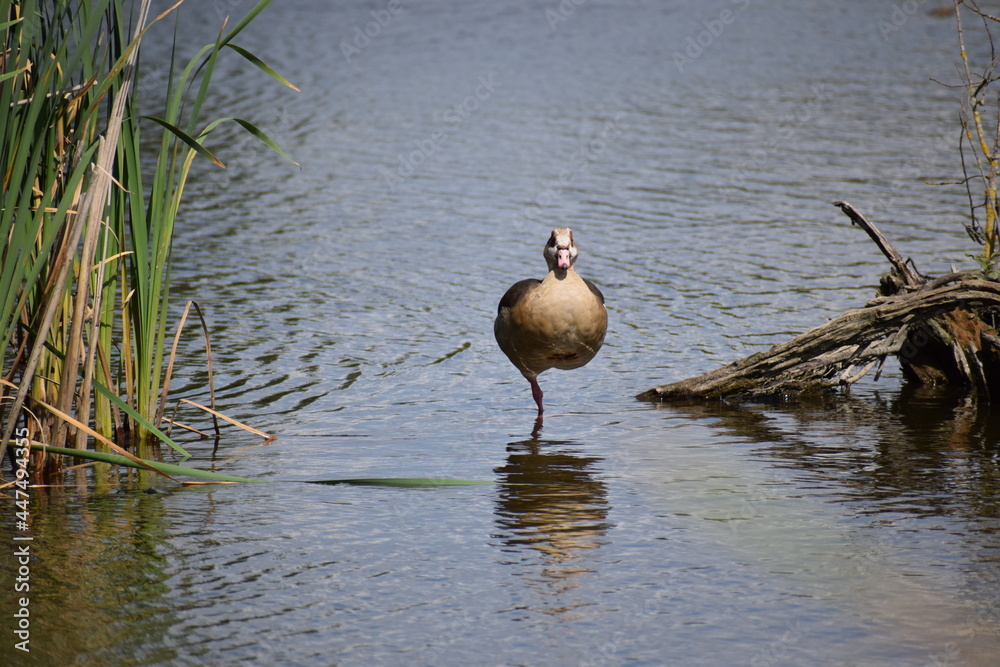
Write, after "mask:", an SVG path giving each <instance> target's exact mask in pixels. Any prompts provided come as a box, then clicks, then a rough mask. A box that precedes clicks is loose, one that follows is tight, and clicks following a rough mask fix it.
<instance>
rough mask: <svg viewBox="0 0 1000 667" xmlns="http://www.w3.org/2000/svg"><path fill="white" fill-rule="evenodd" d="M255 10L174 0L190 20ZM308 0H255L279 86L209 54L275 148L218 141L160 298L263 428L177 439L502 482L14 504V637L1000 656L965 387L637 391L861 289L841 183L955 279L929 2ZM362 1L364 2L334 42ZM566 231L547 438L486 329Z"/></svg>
mask: <svg viewBox="0 0 1000 667" xmlns="http://www.w3.org/2000/svg"><path fill="white" fill-rule="evenodd" d="M246 4H249V3H238V2H227V3H215V4H214V5H213V4H211V3H204V4H202V5H200V6H195V5H192V6H191V7H187V6H185V8H184V14H183V16H182V25H183V26H184V30H183V31H182V32H181V35H180V41H181V42H182V43H184V44H187V43H190V44H192V45H195V46H197V45H200V44H201V43H202V42H203V41H204V40H207V39H210V38H211V37H212V34H213V32H214V31H215V30H216V27H217V25H218V18H217V16H216V13H217V9H219V8H222V7H226V6H233V12H234V14H236V15H239V14H240V12H241V11H243V12H245V11H246V9H248V7H245V6H244V5H246ZM327 4H328V3H321V2H317V1H306V0H302V1H298V2H291V1H289V2H282V3H275V5H274V6H272V7H271V8H269V9H268V10H267V11H266V12H265V13H264V14H263V15H262V16H261V18H260V19H259V21H258V22H257V23H256V24H254V25H252V26H251V27H250V28H249V29H248V30H247V31H246V33H245V35H243V36H241V37H240V39H239V40H237V43H239V44H240V45H242V46H244V47H246V48H248V49H250V50H251V51H253V52H254V53H256V54H257V55H259V56H261V57H262V58H264V59H265V60H266V61H268V62H269V63H270V64H271V65H272V66H274V68H275V69H276V70H278V71H279V72H281V73H282V74H284V75H285V76H287V77H288V78H289V79H290V80H292V81H293V82H294V83H295V84H296V85H297V86H298V87H299V88H300V89H301V92H299V93H295V92H293V91H287V90H285V89H283V88H281V87H280V86H279V85H278V84H277V83H275V82H274V81H272V80H271V79H269V78H268V77H266V76H265V75H263V74H262V73H260V72H259V71H257V70H255V69H253V68H252V67H248V66H246V65H245V64H244V63H241V62H239V59H238V57H237V56H236V55H235V54H227V55H228V59H227V60H225V61H224V63H223V65H222V66H221V67H220V70H219V72H218V74H217V76H218V82H219V89H218V92H217V94H216V96H215V97H214V98H213V104H214V105H215V111H214V114H215V115H235V116H240V117H246V118H248V119H250V120H253V121H255V122H257V123H259V124H260V125H261V127H263V128H264V129H265V130H266V131H268V132H269V133H270V134H271V135H272V136H273V137H274V138H275V139H276V140H277V141H278V142H279V143H280V144H281V145H282V147H283V148H284V149H285V150H286V151H287V152H288V153H289V154H290V155H291V156H292V157H293V159H294V160H296V161H297V162H299V163H300V164H301V167H296V166H294V165H290V164H288V163H287V162H283V161H282V160H281V158H280V157H277V156H276V155H274V154H273V153H270V152H269V151H268V150H267V149H265V148H262V147H259V146H257V145H256V144H255V142H254V141H253V140H251V139H248V138H246V137H244V136H243V135H242V134H241V133H240V132H239V131H237V130H236V129H232V128H229V129H221V130H220V131H219V132H217V133H216V135H214V137H215V138H213V140H211V141H210V142H209V145H210V146H211V147H212V148H213V149H217V150H218V153H219V156H220V158H221V159H222V160H223V161H224V162H226V163H227V164H228V169H227V170H226V171H224V172H220V171H218V170H214V169H212V168H210V167H207V166H199V167H198V168H197V170H196V173H195V175H194V180H193V182H192V184H191V186H190V188H189V194H190V198H189V200H188V202H187V206H186V208H185V211H184V215H183V219H182V221H181V222H180V231H179V233H178V236H177V240H176V244H175V264H174V267H175V268H174V274H175V275H174V277H175V279H176V281H177V287H176V289H175V297H176V299H177V300H178V302H179V303H182V302H183V300H185V299H188V298H191V299H195V300H197V301H198V303H199V304H200V305H201V307H202V308H203V309H204V310H205V311H206V313H207V317H208V319H209V322H210V326H211V329H212V344H213V351H214V365H215V370H216V372H217V374H218V377H217V382H218V386H219V404H220V406H221V409H222V410H223V411H224V412H226V413H227V414H230V415H232V416H233V417H235V418H237V419H240V420H242V421H245V422H247V423H249V424H251V425H253V426H255V427H258V428H261V429H263V430H265V431H267V432H270V433H273V434H275V435H277V436H278V439H277V440H276V441H274V442H271V443H269V444H266V445H259V444H258V441H257V440H255V439H254V438H252V437H250V436H247V435H245V434H241V433H240V432H238V431H235V430H233V429H227V431H226V437H225V438H224V439H223V440H222V442H221V443H219V445H218V448H217V449H213V443H211V442H198V441H195V442H194V443H191V445H190V449H191V450H192V451H193V452H195V453H196V456H195V459H194V460H193V461H191V462H190V464H191V465H197V466H199V467H204V468H213V469H217V470H220V471H224V472H229V473H233V474H239V475H246V476H254V477H261V478H266V479H272V480H290V479H293V480H302V479H322V478H333V477H391V476H401V477H414V476H420V477H449V478H463V479H477V480H485V481H496V482H517V483H528V484H525V485H520V484H519V485H490V486H482V487H448V488H438V489H393V488H376V487H347V486H319V485H303V484H295V483H275V484H267V485H238V486H226V487H207V488H206V487H201V488H175V487H173V486H170V485H167V486H163V485H157V486H158V487H159V489H160V492H159V493H155V494H153V493H145V492H144V491H143V488H144V487H145V486H146V485H147V484H148V482H143V483H142V484H137V485H135V486H134V488H129V489H127V490H122V489H120V488H118V487H111V489H110V490H109V489H107V488H104V487H100V486H95V485H93V484H92V483H91V484H90V485H89V486H84V485H81V486H77V487H70V488H59V489H49V490H45V491H42V490H38V491H36V495H35V499H34V504H33V516H34V517H35V522H34V524H33V526H32V531H33V535H34V537H35V542H34V543H33V545H34V546H33V548H34V553H35V556H36V560H35V562H34V564H33V565H32V577H33V580H32V587H33V589H32V590H33V591H34V593H33V598H32V604H33V605H34V606H33V607H32V613H33V615H34V616H33V635H32V644H31V646H32V654H31V656H30V657H32V658H35V660H36V661H37V662H38V664H72V663H80V664H115V665H119V664H192V665H195V664H197V665H201V664H235V663H237V662H257V663H262V664H264V663H266V664H344V665H362V664H363V665H371V664H380V665H382V664H385V665H394V664H399V665H403V664H406V665H412V664H428V665H430V664H448V665H563V664H573V665H576V664H583V665H610V664H629V665H658V664H741V663H742V664H746V663H749V664H751V665H779V664H830V665H839V664H845V665H846V664H850V665H883V664H893V665H926V664H969V665H978V664H990V663H991V662H992V660H993V658H992V656H994V655H995V653H996V651H997V649H998V648H1000V594H998V591H1000V581H998V579H1000V537H998V536H1000V532H998V531H1000V505H998V496H997V493H998V485H1000V470H998V462H1000V454H998V452H1000V449H998V443H1000V422H998V419H997V418H996V417H995V416H994V415H993V414H991V413H990V412H989V411H988V410H987V409H984V408H979V409H977V408H976V407H975V406H974V405H972V404H970V403H968V402H967V401H966V400H965V399H964V398H963V397H961V396H955V395H951V394H948V393H933V392H928V391H922V390H918V389H914V388H912V387H907V386H905V385H904V384H903V382H902V380H901V378H900V377H899V373H898V371H896V370H895V369H888V370H887V371H886V373H885V374H884V375H883V377H882V378H881V379H880V380H879V381H878V382H877V383H876V382H874V381H873V380H872V379H868V380H865V381H863V382H862V383H861V384H860V385H859V386H857V387H855V388H854V389H853V390H852V392H851V393H850V394H849V395H847V396H841V397H837V398H834V399H830V400H821V401H816V402H809V403H804V404H795V405H750V406H713V405H701V404H692V405H675V406H657V405H651V404H646V403H641V402H637V401H636V400H635V399H634V398H633V396H634V395H635V394H637V393H639V392H641V391H644V390H646V389H649V388H650V387H652V386H654V385H656V384H660V383H663V382H668V381H674V380H679V379H682V378H685V377H688V376H691V375H695V374H697V373H700V372H703V371H706V370H710V369H712V368H714V367H716V366H717V365H719V364H720V363H724V362H727V361H731V360H734V359H737V358H739V357H741V356H744V355H746V354H748V353H750V352H753V351H755V350H758V349H763V348H766V347H767V346H769V345H771V344H774V343H776V342H780V341H782V340H785V339H786V338H787V337H789V336H791V335H794V334H797V333H800V332H802V331H804V330H806V329H808V328H810V327H812V326H815V325H817V324H819V323H822V322H823V321H825V320H826V319H827V318H830V317H833V316H835V315H836V314H838V313H840V312H842V311H843V310H845V309H847V308H850V307H854V306H858V305H860V304H862V303H864V302H865V301H866V300H867V299H868V298H870V297H871V296H872V294H873V291H874V288H875V286H876V285H877V282H878V278H879V276H880V275H881V274H882V273H883V272H885V271H886V269H887V265H886V263H885V261H884V260H883V259H882V257H881V256H880V254H879V253H878V250H877V249H876V248H875V247H874V245H873V244H872V243H871V242H870V241H869V240H868V239H867V237H865V235H864V234H863V233H862V232H860V230H858V229H856V228H852V227H851V226H850V224H849V222H848V220H847V219H846V218H845V217H844V216H843V215H842V214H841V213H840V212H839V210H837V209H836V208H835V207H833V206H831V205H830V202H832V201H833V200H836V199H846V200H849V201H851V202H853V203H855V204H856V205H858V206H859V207H860V208H861V209H862V210H864V211H866V212H867V213H868V214H869V215H870V216H871V217H872V218H873V219H874V220H875V221H876V222H877V223H878V224H879V225H880V227H881V228H882V229H883V231H884V232H885V233H886V234H887V235H888V236H889V237H890V238H891V239H892V240H893V242H894V243H896V245H897V247H898V248H899V249H900V251H901V252H902V253H903V254H904V255H907V256H911V257H912V258H913V259H914V261H915V262H916V263H917V266H918V267H919V268H920V269H921V270H922V271H924V272H925V273H942V272H945V271H948V270H949V267H950V265H952V264H955V265H956V266H963V267H968V266H969V265H970V260H969V259H968V258H966V257H965V253H967V252H972V251H973V250H974V248H973V247H972V245H971V242H970V241H969V240H968V239H967V237H966V236H965V233H964V232H963V230H962V227H961V221H962V219H963V214H964V211H965V203H964V195H963V194H962V193H961V192H960V191H959V190H957V189H956V188H954V187H951V188H949V187H943V186H932V185H927V184H925V183H924V181H939V180H946V179H949V178H954V177H955V176H956V175H957V174H958V173H959V171H958V170H959V165H958V156H957V151H956V150H955V149H954V148H953V146H954V139H955V137H956V136H957V131H956V128H955V124H954V119H955V117H956V115H957V111H958V105H957V101H956V100H955V96H954V92H953V91H951V90H948V89H946V88H944V87H942V86H940V85H938V84H936V83H934V82H932V81H931V80H930V79H931V78H932V77H934V78H938V79H943V80H951V77H953V74H952V73H953V71H954V70H953V65H954V62H955V59H956V39H955V35H954V26H953V23H952V21H951V20H949V19H939V18H934V17H931V16H928V15H927V14H926V10H927V8H928V7H929V4H930V3H919V10H918V11H914V12H911V13H908V14H907V13H903V14H900V15H895V14H894V13H893V11H894V7H895V5H892V4H890V3H874V2H859V3H825V2H813V1H807V2H802V1H798V2H792V1H791V0H784V1H774V2H768V3H758V2H749V1H743V0H739V1H735V2H720V1H715V2H699V3H684V2H651V1H650V2H637V3H627V4H623V3H612V2H595V1H593V0H591V1H590V2H587V3H584V4H581V5H580V6H578V7H576V8H575V9H574V10H573V11H571V12H570V11H569V9H568V8H571V7H573V5H572V4H571V3H563V5H565V6H566V9H565V11H566V14H567V15H566V16H565V17H563V16H562V15H559V14H557V16H559V17H560V18H565V20H561V21H556V22H554V23H551V24H550V16H551V15H550V16H547V12H548V11H550V10H554V11H556V12H558V11H559V10H558V8H559V6H560V5H559V4H558V3H555V2H552V3H546V2H505V3H488V2H463V3H460V4H459V3H447V2H441V1H431V2H420V3H417V2H412V3H411V2H405V3H402V5H401V7H402V8H401V9H400V11H398V12H396V13H394V14H390V15H389V16H390V17H391V19H386V18H385V16H386V15H385V14H380V13H379V12H381V11H382V10H385V11H388V10H387V9H386V7H387V5H386V4H385V3H378V2H374V3H337V4H338V5H340V6H338V7H336V8H330V7H328V6H327ZM901 6H902V5H901ZM393 7H395V5H393ZM906 7H910V5H909V4H906ZM373 11H374V12H376V17H382V18H383V21H384V22H385V23H386V25H385V26H384V27H380V28H379V30H378V34H375V35H374V36H373V37H371V38H370V41H369V43H367V44H366V45H365V46H364V48H358V50H357V51H358V52H357V53H354V52H349V53H348V54H347V55H349V56H350V58H349V59H348V57H347V56H345V53H344V50H343V49H342V48H341V46H340V45H341V43H342V42H344V41H345V40H346V42H347V43H349V44H350V43H351V42H352V40H353V39H354V37H355V35H356V32H355V27H358V29H359V30H361V31H363V30H365V28H366V25H367V24H368V23H369V22H371V21H373V20H374V19H373V16H372V13H371V12H373ZM725 12H729V13H725ZM370 32H371V33H373V34H374V33H375V30H374V29H371V30H370ZM716 33H717V34H716ZM160 39H161V41H160V43H153V44H152V45H151V46H149V47H148V51H147V52H146V53H145V54H144V58H145V59H146V60H145V62H146V64H147V67H148V68H149V71H151V72H153V73H155V72H157V71H162V70H158V69H157V68H158V67H159V68H163V67H166V64H165V60H164V55H163V54H164V53H166V51H165V49H167V48H168V47H169V29H167V28H164V29H163V30H162V31H161V38H160ZM359 43H363V42H359ZM692 44H695V45H697V46H699V47H700V52H699V51H698V49H696V48H694V47H693V46H692ZM348 51H350V50H348ZM145 92H146V94H149V95H151V96H152V95H155V90H154V89H145ZM949 142H950V143H949ZM563 225H566V226H571V227H573V229H574V230H575V234H576V237H577V240H578V242H579V244H580V246H581V256H580V260H579V262H578V265H577V267H578V269H579V271H580V273H581V274H582V275H584V276H586V277H587V278H589V279H591V280H593V281H594V282H596V283H597V284H598V285H599V286H600V287H601V289H602V291H603V292H604V293H605V295H606V296H607V299H608V308H609V312H610V317H611V327H610V331H609V335H608V339H607V342H606V345H605V347H604V348H603V349H602V351H601V353H600V354H599V355H598V357H597V358H596V359H595V360H594V361H593V362H591V363H590V364H589V365H588V366H587V367H585V368H583V369H580V370H577V371H573V372H568V373H562V372H556V371H553V372H551V373H547V374H545V375H543V376H542V378H541V383H542V385H543V387H544V388H545V391H546V404H547V414H546V417H545V421H544V423H543V424H540V425H538V424H536V423H535V416H534V407H533V403H532V401H531V397H530V392H529V390H528V386H527V383H526V382H525V381H524V380H523V378H521V377H520V375H519V374H518V373H517V372H516V371H515V370H514V368H513V367H512V366H511V365H510V364H509V363H508V362H507V360H506V359H505V358H504V357H503V356H502V354H501V353H500V352H499V350H498V349H497V348H496V347H495V343H494V342H493V339H492V319H493V316H494V314H495V308H496V302H497V300H498V299H499V297H500V296H501V295H502V294H503V292H504V290H505V289H506V288H507V287H508V286H509V285H510V283H512V282H514V281H515V280H519V279H522V278H526V277H541V275H542V272H543V270H544V262H543V260H542V256H541V249H542V245H543V244H544V242H545V240H546V238H547V235H548V231H549V230H550V229H551V228H552V227H555V226H563ZM183 354H184V360H185V364H184V369H183V370H182V371H181V375H180V377H179V379H177V380H175V382H176V384H175V392H174V396H175V397H178V398H179V397H187V398H191V399H192V400H198V401H203V400H205V396H206V392H205V390H204V379H205V375H204V372H203V371H202V368H203V365H204V363H203V361H202V358H203V357H202V351H201V342H200V340H198V339H197V337H196V336H194V335H193V334H192V336H191V339H190V342H188V343H187V347H186V349H185V350H184V353H183ZM179 414H180V416H179V419H180V421H185V422H193V423H197V424H204V419H203V418H201V417H200V416H199V415H197V414H194V413H185V411H184V409H183V408H182V409H181V410H180V412H179ZM92 481H93V480H91V482H92ZM3 530H4V531H5V534H6V533H9V528H7V527H5V528H4V529H3ZM7 542H8V543H10V540H9V539H7ZM67 571H68V572H69V573H70V574H69V576H67V574H66V573H67ZM3 576H4V577H5V578H9V577H10V571H9V570H6V569H5V570H4V574H3ZM36 582H37V583H36ZM11 588H12V587H11V586H9V585H7V583H6V582H4V590H8V591H9V590H11ZM5 641H6V640H5ZM0 651H3V653H0V654H2V655H10V654H11V648H10V645H9V644H8V643H5V644H4V646H3V647H2V649H0ZM17 658H18V659H23V658H25V656H22V655H18V656H17Z"/></svg>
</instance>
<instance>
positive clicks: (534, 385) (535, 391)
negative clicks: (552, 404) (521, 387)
mask: <svg viewBox="0 0 1000 667" xmlns="http://www.w3.org/2000/svg"><path fill="white" fill-rule="evenodd" d="M528 382H530V383H531V397H532V398H533V399H535V403H536V404H537V405H538V414H542V412H544V410H543V409H542V388H541V387H539V386H538V380H536V379H534V378H530V379H529V380H528Z"/></svg>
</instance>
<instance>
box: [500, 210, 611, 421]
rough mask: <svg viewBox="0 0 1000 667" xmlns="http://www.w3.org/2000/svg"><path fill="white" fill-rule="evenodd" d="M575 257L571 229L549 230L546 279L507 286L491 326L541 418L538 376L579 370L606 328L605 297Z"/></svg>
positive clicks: (592, 355)
mask: <svg viewBox="0 0 1000 667" xmlns="http://www.w3.org/2000/svg"><path fill="white" fill-rule="evenodd" d="M578 253H579V250H578V249H577V247H576V244H575V243H574V242H573V231H572V230H570V229H569V228H568V227H559V228H558V229H553V230H552V236H550V237H549V242H548V243H547V244H545V251H544V255H545V262H546V263H547V264H548V265H549V273H548V275H546V276H545V279H544V280H535V279H533V278H529V279H528V280H522V281H520V282H516V283H514V284H513V285H511V287H510V289H508V290H507V293H506V294H504V295H503V298H502V299H500V305H499V306H498V307H497V319H496V321H495V322H494V323H493V334H494V335H495V336H496V339H497V344H498V345H500V349H501V350H503V353H504V354H506V355H507V358H508V359H510V361H511V363H512V364H514V365H515V366H516V367H517V370H519V371H521V375H523V376H524V377H525V378H526V379H527V380H528V382H530V383H531V396H532V397H533V398H534V399H535V403H536V404H537V405H538V414H539V415H541V414H542V411H543V410H542V388H541V387H539V386H538V379H537V378H538V375H539V373H542V372H544V371H547V370H548V369H550V368H561V369H563V370H570V369H572V368H579V367H580V366H583V365H584V364H586V363H587V362H589V361H590V360H591V359H593V358H594V355H595V354H597V351H598V350H599V349H601V345H602V344H603V343H604V334H605V333H606V332H607V330H608V311H607V310H605V308H604V295H603V294H601V290H599V289H597V286H596V285H594V283H592V282H590V281H589V280H585V279H584V278H581V277H580V276H579V275H577V273H576V271H575V270H574V269H573V264H574V263H575V262H576V256H577V254H578Z"/></svg>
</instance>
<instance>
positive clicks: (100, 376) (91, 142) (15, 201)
mask: <svg viewBox="0 0 1000 667" xmlns="http://www.w3.org/2000/svg"><path fill="white" fill-rule="evenodd" d="M269 2H270V0H260V2H258V3H257V4H256V5H255V6H254V7H253V8H252V9H251V10H250V11H249V12H248V13H247V15H246V17H245V18H243V19H242V20H241V21H239V22H238V23H237V24H236V25H234V26H233V27H231V28H230V27H228V26H227V25H226V24H225V23H223V25H222V27H221V29H220V32H219V35H218V38H217V39H216V40H215V41H214V42H213V43H211V44H209V45H206V46H205V47H204V48H202V49H201V50H200V51H198V52H197V53H196V54H195V55H194V57H192V58H191V59H190V60H189V61H188V62H187V63H186V64H185V65H183V67H181V66H179V65H178V64H177V62H178V61H177V54H176V53H174V54H173V57H172V59H171V68H170V73H169V77H168V84H167V86H168V90H167V91H166V103H165V106H164V108H163V109H162V110H160V111H159V112H158V113H157V114H156V115H144V114H143V109H140V108H139V103H140V102H141V100H138V99H137V98H136V96H135V95H134V94H133V91H134V89H135V85H136V81H137V77H139V76H141V66H140V58H139V55H140V48H139V47H140V44H141V41H142V39H143V36H144V35H145V34H146V31H147V30H149V29H150V28H151V27H153V26H154V25H155V24H157V23H158V22H159V21H161V20H162V19H164V18H166V17H167V16H168V15H170V14H171V13H172V12H174V11H177V7H178V5H180V3H178V4H177V5H174V6H173V7H171V8H170V9H168V10H167V11H166V12H164V13H163V14H161V15H160V16H151V15H150V4H151V3H150V0H133V1H129V0H88V1H83V0H79V1H76V2H72V1H69V0H55V1H52V0H49V1H47V2H46V1H42V2H39V1H36V0H21V1H14V0H0V25H2V27H3V30H4V43H3V51H2V52H0V109H2V110H3V116H2V121H0V164H2V165H3V168H4V171H3V201H2V209H0V232H2V238H0V243H2V249H0V259H2V264H0V300H2V302H0V314H2V317H0V351H2V359H3V377H4V379H5V380H6V383H4V384H3V385H2V387H3V392H4V393H3V395H2V400H0V415H2V416H3V421H2V424H3V440H2V443H0V457H2V453H3V448H4V447H5V446H6V444H7V443H8V441H9V440H10V437H11V434H12V433H13V429H14V427H15V424H18V423H21V424H22V425H23V426H24V427H25V428H28V429H29V431H30V433H31V435H30V436H29V437H30V439H31V440H33V441H36V442H44V443H48V444H51V445H60V446H61V445H66V446H69V447H72V448H75V449H83V448H85V447H86V445H87V442H88V440H89V439H93V440H94V441H95V443H102V444H99V445H96V444H95V446H99V447H100V448H102V449H107V448H108V444H107V443H108V442H111V443H119V444H126V443H137V442H146V441H153V440H157V439H158V440H162V441H163V442H166V443H167V444H169V445H171V446H172V447H175V448H176V449H178V450H179V451H180V452H182V453H183V450H182V449H181V448H180V447H179V446H178V445H176V443H174V442H173V441H172V440H170V438H168V437H167V436H166V435H165V434H164V433H163V432H162V431H161V430H160V425H161V424H162V423H163V419H164V415H163V412H164V406H165V403H166V395H167V391H168V389H169V380H168V376H167V374H166V373H165V355H166V354H167V350H168V348H169V340H168V336H170V335H172V332H168V326H167V324H168V315H169V313H170V308H169V306H170V301H169V296H170V280H169V276H170V263H171V246H172V239H173V235H174V224H175V221H176V219H177V215H178V211H179V210H180V204H181V200H182V196H183V193H184V186H185V184H186V182H187V178H188V175H189V172H190V168H191V165H192V162H193V161H194V160H195V159H196V158H198V157H199V156H200V157H202V158H206V159H208V160H210V161H212V162H213V163H215V164H216V165H218V166H219V167H220V168H221V167H223V164H222V162H221V161H219V160H218V158H216V157H215V155H214V154H213V153H212V152H211V151H210V150H209V148H208V147H206V140H207V139H208V137H209V136H210V134H211V132H212V131H213V130H214V129H215V128H216V127H218V126H219V125H220V124H221V123H223V122H227V121H230V122H235V123H237V124H238V125H240V126H241V127H243V128H244V129H246V130H247V131H248V132H250V133H251V134H253V135H254V136H255V137H257V138H258V139H260V140H261V141H262V142H264V143H265V144H266V145H268V146H270V147H271V148H273V149H274V150H276V151H277V152H278V153H280V154H281V155H284V153H282V152H281V149H280V148H278V147H277V146H276V145H275V144H274V142H273V141H272V140H271V139H270V138H269V137H267V135H265V134H264V133H263V132H261V131H260V130H259V129H258V128H257V127H256V126H254V125H253V124H252V123H250V122H248V121H246V120H242V119H232V118H221V119H215V120H212V121H210V122H206V121H205V120H204V119H203V118H202V109H203V106H204V105H205V101H206V99H207V98H208V95H209V92H210V87H211V80H212V75H213V73H214V71H215V66H216V63H217V61H218V59H219V58H221V57H223V55H224V54H225V55H226V56H228V57H239V58H242V59H244V60H245V61H246V62H247V63H249V64H252V65H253V66H254V67H257V68H259V69H261V70H263V71H264V72H266V73H267V74H268V75H269V76H271V77H272V78H274V79H276V80H277V81H279V82H281V83H282V84H284V85H286V86H289V87H292V88H294V86H291V84H289V83H288V82H287V81H285V80H284V79H283V78H282V77H280V76H279V75H278V74H277V73H275V72H274V71H273V70H272V69H271V68H270V67H268V66H267V65H266V64H265V63H264V62H263V61H261V60H260V59H259V58H257V57H256V56H255V55H253V54H252V53H250V52H249V51H246V50H245V49H243V48H241V47H239V46H237V45H235V44H233V43H232V42H233V39H234V38H236V37H237V36H238V35H239V34H240V32H241V31H243V29H244V28H246V26H247V25H248V24H249V23H250V22H251V21H252V20H254V19H255V18H256V17H257V16H258V15H259V14H260V12H261V11H263V10H264V8H265V7H266V6H267V5H268V4H269ZM140 131H142V132H147V133H149V132H153V133H157V134H158V135H159V139H160V141H159V148H158V151H157V152H156V153H155V155H154V156H153V157H152V158H151V157H150V155H149V153H148V152H147V153H143V151H141V150H140ZM286 157H287V156H286ZM148 159H153V160H155V163H154V164H152V165H149V164H145V163H144V160H148ZM144 167H145V168H144ZM88 425H89V426H88ZM95 434H96V435H95ZM97 436H100V437H97ZM56 458H57V457H48V459H47V460H55V459H56Z"/></svg>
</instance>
